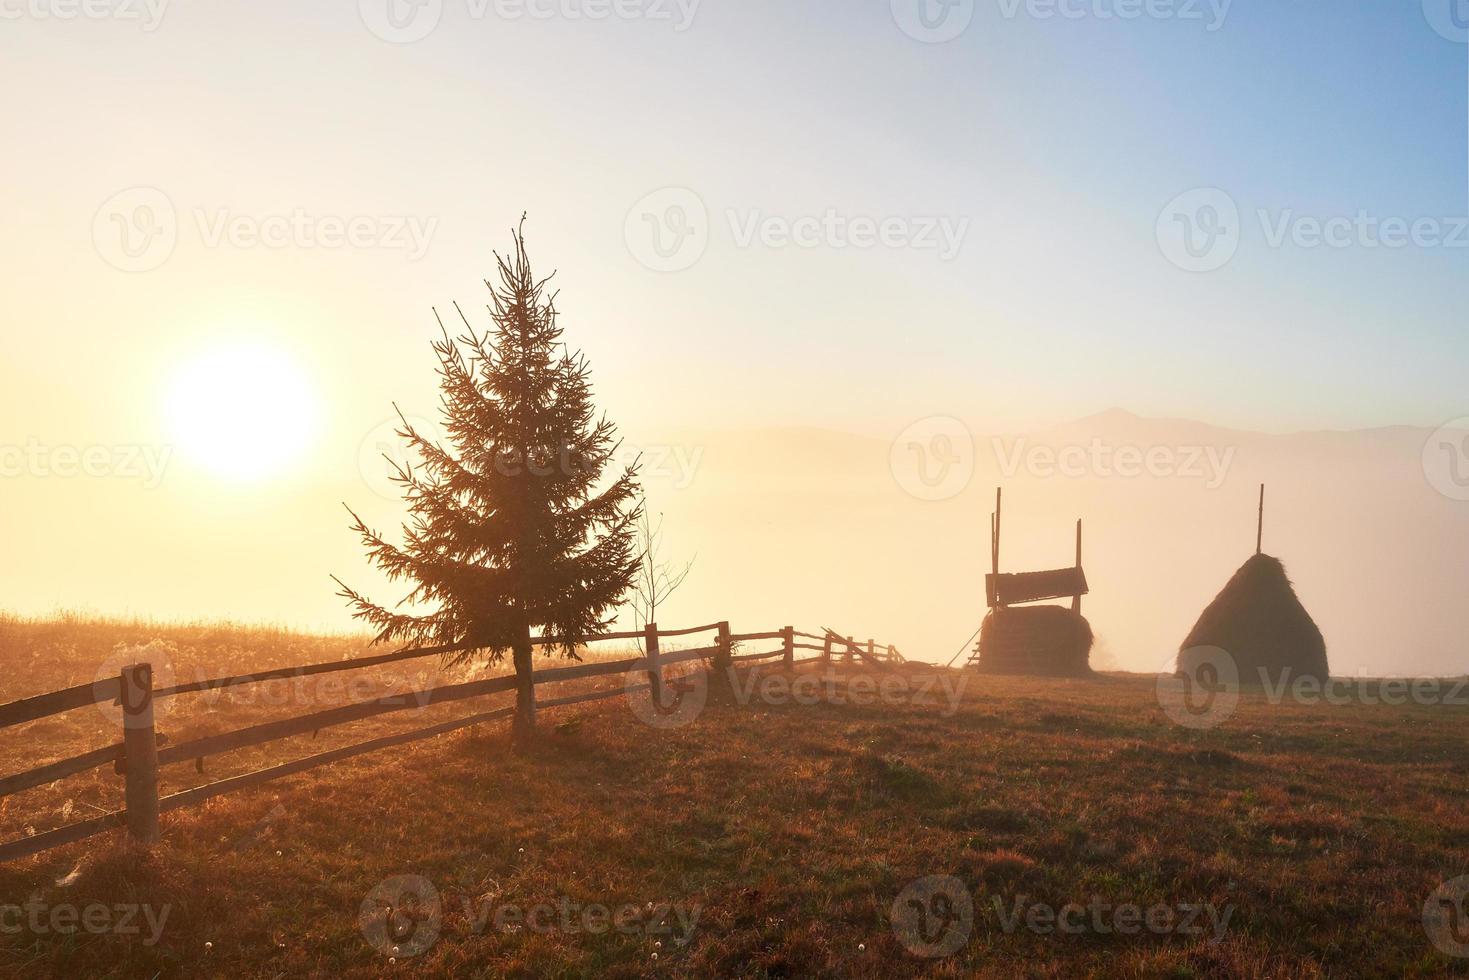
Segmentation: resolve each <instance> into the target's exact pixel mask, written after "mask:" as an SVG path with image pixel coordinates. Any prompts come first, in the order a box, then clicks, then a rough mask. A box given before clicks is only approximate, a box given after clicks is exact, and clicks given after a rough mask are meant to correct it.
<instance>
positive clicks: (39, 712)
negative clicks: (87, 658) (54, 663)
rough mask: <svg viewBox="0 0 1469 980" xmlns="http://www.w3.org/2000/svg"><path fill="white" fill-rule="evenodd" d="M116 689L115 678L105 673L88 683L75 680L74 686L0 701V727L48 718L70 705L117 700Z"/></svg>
mask: <svg viewBox="0 0 1469 980" xmlns="http://www.w3.org/2000/svg"><path fill="white" fill-rule="evenodd" d="M119 692H120V688H119V687H118V680H117V678H116V677H107V678H104V679H102V680H97V681H93V682H92V683H90V684H78V685H77V686H76V687H68V688H64V689H63V690H60V691H51V692H49V693H47V694H37V695H35V696H34V697H29V698H21V699H20V700H19V701H11V702H10V703H9V704H0V728H9V727H10V726H11V725H19V724H22V723H23V722H27V721H35V720H36V719H37V718H47V717H49V716H51V715H56V714H60V713H61V712H63V711H70V710H72V709H73V708H85V707H86V706H87V705H89V704H100V703H102V702H104V701H116V700H117V698H118V694H119Z"/></svg>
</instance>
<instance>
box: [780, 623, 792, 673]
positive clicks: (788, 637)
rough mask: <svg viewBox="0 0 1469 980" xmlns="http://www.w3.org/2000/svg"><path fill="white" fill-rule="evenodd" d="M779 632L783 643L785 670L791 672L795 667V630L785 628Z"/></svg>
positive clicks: (790, 627) (788, 627)
mask: <svg viewBox="0 0 1469 980" xmlns="http://www.w3.org/2000/svg"><path fill="white" fill-rule="evenodd" d="M780 632H781V639H782V640H783V641H784V642H785V668H786V670H792V669H794V668H795V666H796V628H795V627H794V626H787V627H786V628H785V629H783V630H781V631H780Z"/></svg>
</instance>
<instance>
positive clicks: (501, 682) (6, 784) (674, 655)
mask: <svg viewBox="0 0 1469 980" xmlns="http://www.w3.org/2000/svg"><path fill="white" fill-rule="evenodd" d="M711 630H713V631H716V639H715V642H714V645H712V646H705V647H698V648H695V649H690V650H677V651H671V652H664V651H662V649H661V648H660V642H659V641H660V639H664V638H668V637H679V636H691V635H693V634H695V633H704V632H709V631H711ZM796 637H801V638H803V639H807V640H817V641H820V642H819V643H797V642H796ZM634 639H636V640H641V641H642V644H643V648H644V653H643V655H642V656H639V657H630V658H627V659H622V660H610V661H601V662H593V663H583V664H577V665H575V666H570V667H547V668H542V669H540V670H532V671H531V672H530V678H529V681H530V690H531V692H532V697H533V699H534V700H533V705H534V707H537V708H552V707H559V706H563V705H570V704H581V703H584V702H587V701H595V700H599V699H602V698H609V697H616V696H618V695H625V694H627V693H631V692H635V691H643V690H648V691H651V692H652V695H653V696H654V697H655V698H657V699H658V703H663V699H662V693H663V686H664V681H663V669H664V668H665V667H669V666H672V665H675V664H680V663H688V662H691V661H695V660H707V661H709V663H710V669H711V671H712V673H713V674H714V676H716V677H723V678H728V677H729V676H730V675H729V673H728V672H729V671H731V670H733V667H734V665H735V664H749V665H752V666H763V665H764V664H765V663H767V662H772V661H774V660H775V658H777V657H779V658H780V660H781V666H782V667H786V668H790V667H794V666H797V665H800V664H807V663H814V662H818V661H825V662H828V663H829V662H831V660H832V655H833V653H834V652H835V651H836V650H838V649H841V651H842V653H843V657H844V660H845V661H846V662H848V663H852V662H854V660H855V659H856V658H861V659H862V660H865V661H867V662H869V663H872V664H875V665H878V666H883V667H887V666H891V665H892V664H894V663H900V662H902V660H903V658H902V656H901V655H900V654H898V652H897V651H896V650H895V649H894V648H893V647H891V646H889V647H887V648H886V651H885V652H882V653H879V652H878V650H877V648H876V646H875V644H874V643H873V641H871V640H869V641H867V645H866V648H865V649H864V648H863V647H862V645H861V644H859V643H857V642H856V641H854V640H853V639H852V638H851V637H845V638H843V637H841V636H839V635H838V634H836V633H834V632H833V631H831V630H826V631H825V632H824V633H822V634H815V633H802V632H798V631H797V630H795V629H794V628H793V627H790V626H786V627H783V628H782V629H779V630H773V631H769V632H761V633H739V634H736V633H731V632H730V629H729V623H728V622H721V623H711V624H709V625H706V626H691V627H685V628H683V629H676V630H660V629H659V628H658V626H657V624H654V623H649V624H648V625H647V626H646V627H645V628H644V629H641V630H637V631H632V632H620V633H600V634H597V635H595V636H590V637H586V638H585V641H586V642H600V641H605V640H634ZM758 640H780V641H781V645H780V647H778V648H776V649H773V650H764V651H758V652H753V653H738V654H736V653H735V652H734V649H733V648H734V644H735V643H737V642H741V641H744V642H753V641H758ZM558 642H559V641H558V640H556V639H555V638H553V637H533V638H532V643H533V645H536V646H547V645H553V644H556V643H558ZM474 649H478V648H477V647H475V646H474V645H471V644H450V645H446V646H438V647H420V648H415V649H411V650H398V651H395V652H393V653H388V654H381V655H378V656H372V657H361V658H357V659H352V660H340V661H332V662H329V663H320V664H306V665H302V666H297V667H281V668H276V669H272V670H265V671H257V672H255V673H251V674H240V675H236V676H232V677H220V678H215V679H212V680H204V681H197V682H193V683H188V684H176V685H172V686H170V687H164V688H154V687H153V668H152V666H151V665H150V664H146V663H142V664H130V665H128V666H126V667H123V668H122V670H121V672H120V673H119V675H118V676H117V677H108V678H103V679H100V680H98V681H96V682H95V683H92V684H80V685H77V686H76V687H70V688H66V689H64V690H60V691H53V692H50V693H48V694H41V695H37V696H35V697H30V698H24V699H21V700H19V701H13V702H11V703H9V704H4V705H0V729H3V728H7V727H10V726H13V725H18V724H21V723H23V722H27V721H34V720H37V719H40V718H46V717H49V716H51V715H56V714H60V713H62V712H64V711H70V710H72V709H74V708H79V707H85V706H87V705H92V704H99V703H105V702H115V703H117V704H120V705H121V706H122V741H120V742H116V743H114V744H112V745H108V746H104V747H103V748H99V749H95V750H93V751H90V752H84V753H82V754H81V755H77V756H73V757H71V758H69V759H62V760H60V761H58V762H51V763H47V764H46V765H43V766H37V767H36V768H34V769H30V770H27V771H25V772H21V773H16V774H14V775H11V776H5V777H3V778H0V798H3V797H5V796H9V795H11V794H13V793H18V792H20V791H22V790H25V789H31V788H34V787H37V786H44V785H47V784H49V783H52V782H55V781H56V780H58V779H61V778H64V777H66V776H73V775H77V774H78V773H83V772H86V771H88V770H91V769H96V768H99V767H101V766H104V765H106V764H108V763H109V762H110V763H113V764H114V766H115V767H116V769H117V771H118V773H119V774H120V775H122V776H123V777H124V786H123V798H124V804H125V806H124V808H123V809H121V810H117V811H114V812H111V813H105V814H102V815H101V816H97V817H93V818H91V819H88V820H83V821H80V822H78V823H73V824H68V825H67V826H64V827H58V828H57V829H55V830H48V831H45V832H44V833H39V834H33V835H31V836H29V837H23V838H20V839H18V840H13V841H8V842H6V843H3V844H0V861H9V860H13V859H16V858H21V857H27V856H30V855H32V854H37V853H40V852H41V851H46V850H50V849H51V848H54V847H60V846H62V845H63V844H70V843H73V842H75V841H79V840H83V839H85V838H88V837H91V836H94V835H96V834H99V833H103V832H105V831H107V830H111V829H112V828H114V827H118V826H126V827H127V829H128V835H129V837H131V838H132V839H133V840H136V841H138V842H141V843H153V842H155V841H156V840H157V839H158V836H159V825H158V818H159V815H160V814H162V813H167V812H169V811H170V810H177V809H179V808H181V807H187V806H194V805H196V804H198V803H202V802H203V801H205V800H208V799H211V798H213V797H216V796H220V795H223V794H225V793H232V792H235V791H236V790H240V789H245V788H247V787H251V786H257V785H260V784H262V783H266V782H270V781H272V780H275V779H280V778H282V777H285V776H290V775H293V774H295V773H299V772H305V771H306V770H309V769H314V768H316V767H318V766H323V765H328V764H330V763H334V762H339V761H341V760H343V759H350V758H352V757H354V756H358V755H363V754H366V753H369V752H377V751H380V750H382V749H386V748H390V747H393V746H397V745H403V744H407V743H409V742H416V741H419V740H422V739H426V738H433V737H435V736H438V735H443V734H446V733H448V732H453V731H457V730H459V729H462V728H467V727H469V726H471V725H478V724H482V723H484V722H488V721H495V720H499V719H503V718H510V717H512V716H514V715H515V714H516V712H517V711H518V710H520V709H518V708H516V707H504V708H496V709H493V710H490V711H482V712H478V713H475V714H471V715H468V716H466V717H463V718H457V719H454V720H451V721H445V722H440V723H438V724H434V725H429V726H427V727H425V728H418V729H415V730H413V731H409V732H402V733H399V734H395V735H386V736H381V737H379V738H373V739H368V740H367V741H363V742H358V743H355V744H352V745H347V746H343V747H341V748H336V749H331V750H329V751H326V752H319V753H317V754H315V755H310V756H307V757H305V758H303V759H297V760H294V761H292V762H286V763H282V764H279V765H275V766H270V767H267V768H264V769H258V770H255V771H253V772H248V773H244V774H242V775H238V776H230V777H228V778H225V779H218V780H215V781H213V782H210V783H206V784H204V785H202V786H196V787H194V788H192V789H187V790H183V791H181V792H178V793H173V794H171V795H169V796H164V797H161V798H160V797H159V795H158V769H159V767H160V766H165V765H171V764H174V763H179V762H188V761H196V762H198V763H199V764H200V765H201V766H202V764H203V763H202V760H203V759H205V758H207V757H208V756H212V755H218V754H220V753H223V752H231V751H234V750H236V749H242V748H248V747H251V746H257V745H262V744H265V743H268V742H273V741H277V740H279V739H283V738H289V737H291V736H293V735H301V734H306V733H308V732H309V733H315V732H317V731H320V730H321V729H323V728H329V727H333V726H336V725H344V724H347V723H349V722H353V721H361V720H363V719H366V718H373V717H376V716H379V715H384V714H389V713H392V712H396V711H404V710H407V709H409V708H426V707H429V706H430V705H435V704H448V703H452V702H455V701H462V700H467V699H470V698H479V697H485V696H487V695H491V694H502V693H507V692H510V691H516V690H518V689H519V688H521V686H522V685H521V680H522V679H521V678H520V677H519V676H517V675H515V674H509V675H503V676H497V677H489V678H484V679H481V680H477V681H468V682H465V683H460V684H443V685H440V686H438V687H431V688H427V689H425V690H421V691H411V692H408V693H405V694H395V695H390V696H387V697H382V698H378V699H376V700H372V701H361V702H356V703H353V704H346V705H340V706H338V707H334V708H326V709H322V710H320V711H313V712H309V713H307V714H304V715H297V716H295V717H292V718H284V719H280V720H277V721H270V722H263V723H261V724H257V725H250V726H247V727H245V728H240V729H237V730H235V731H231V732H225V733H222V734H218V735H208V736H204V737H201V738H195V739H190V740H189V741H186V742H179V743H176V744H163V740H162V739H161V738H160V737H159V735H158V733H157V731H156V728H155V726H154V717H153V708H154V703H155V701H156V700H157V699H158V698H161V697H176V696H179V695H184V694H192V693H200V692H204V691H212V690H219V689H223V688H233V687H237V686H240V685H245V684H256V683H260V682H262V681H268V680H275V679H281V678H291V677H307V676H312V675H315V674H325V673H331V672H335V671H342V670H356V669H358V668H362V667H373V666H377V665H380V664H387V663H395V662H398V661H403V660H411V659H415V658H419V657H429V656H434V655H439V656H442V655H446V654H452V653H459V652H463V651H467V650H474ZM798 649H802V650H817V651H820V653H819V655H817V656H814V657H805V658H802V659H800V660H797V659H796V657H795V651H796V650H798ZM639 672H641V673H644V674H645V675H646V677H647V680H646V681H643V682H633V681H632V680H631V679H629V680H628V681H626V682H625V683H624V684H623V685H622V686H620V687H616V688H611V689H606V690H597V691H590V692H585V693H581V694H572V695H567V696H563V697H558V698H551V699H542V698H540V697H538V696H536V695H535V691H536V688H538V687H539V686H540V685H543V684H557V683H562V682H565V681H570V680H578V679H581V678H586V677H601V676H611V675H616V674H636V673H639ZM201 771H202V770H201Z"/></svg>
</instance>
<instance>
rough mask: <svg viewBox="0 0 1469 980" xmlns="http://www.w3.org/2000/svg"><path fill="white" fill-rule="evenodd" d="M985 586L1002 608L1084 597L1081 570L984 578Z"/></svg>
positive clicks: (1069, 568)
mask: <svg viewBox="0 0 1469 980" xmlns="http://www.w3.org/2000/svg"><path fill="white" fill-rule="evenodd" d="M985 585H986V588H988V589H989V590H990V591H991V592H992V593H993V594H994V596H995V599H996V601H997V602H998V603H999V604H1000V605H1002V606H1008V605H1014V604H1019V603H1024V602H1040V601H1042V600H1045V599H1062V598H1070V597H1071V596H1076V595H1086V594H1087V584H1086V573H1085V572H1084V571H1082V569H1081V568H1080V567H1067V568H1050V569H1046V570H1044V571H1039V572H1006V573H1004V574H1002V575H1000V576H999V577H998V578H988V577H987V578H986V580H985Z"/></svg>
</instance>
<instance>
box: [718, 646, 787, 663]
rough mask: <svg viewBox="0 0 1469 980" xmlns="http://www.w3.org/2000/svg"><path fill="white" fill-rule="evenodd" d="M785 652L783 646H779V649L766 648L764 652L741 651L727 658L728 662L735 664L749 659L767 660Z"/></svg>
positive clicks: (780, 655) (781, 655)
mask: <svg viewBox="0 0 1469 980" xmlns="http://www.w3.org/2000/svg"><path fill="white" fill-rule="evenodd" d="M785 652H786V651H785V647H781V648H780V649H779V650H768V651H766V652H765V653H742V654H740V655H738V656H735V657H730V658H729V660H730V663H735V664H739V663H745V662H746V661H750V660H769V659H770V658H771V657H784V656H785Z"/></svg>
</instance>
